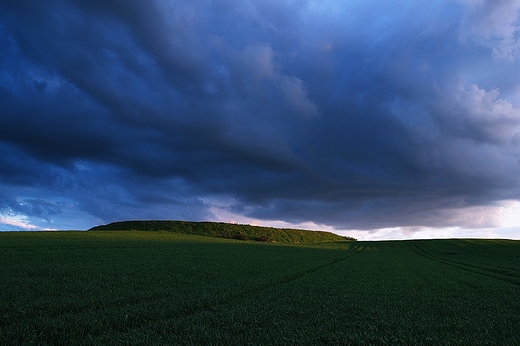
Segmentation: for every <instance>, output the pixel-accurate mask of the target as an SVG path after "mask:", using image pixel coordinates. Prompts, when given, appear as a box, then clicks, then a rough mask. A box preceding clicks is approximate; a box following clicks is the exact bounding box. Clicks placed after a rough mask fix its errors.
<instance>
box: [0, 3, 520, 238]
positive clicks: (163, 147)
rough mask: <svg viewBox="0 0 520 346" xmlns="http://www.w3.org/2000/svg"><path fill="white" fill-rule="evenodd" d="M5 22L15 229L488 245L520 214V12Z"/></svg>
mask: <svg viewBox="0 0 520 346" xmlns="http://www.w3.org/2000/svg"><path fill="white" fill-rule="evenodd" d="M0 13H1V14H0V51H2V52H3V53H2V54H1V55H0V120H1V124H2V125H1V126H0V211H1V212H0V215H2V219H0V220H4V221H1V222H2V223H3V224H4V225H10V227H11V226H13V225H15V224H17V222H18V224H20V223H22V221H20V220H23V222H24V224H27V225H30V226H27V227H26V228H31V227H33V226H37V227H39V228H87V227H91V226H94V225H95V224H97V223H105V222H110V221H114V220H122V219H137V218H146V219H152V218H160V219H190V220H211V219H218V215H219V212H216V211H220V213H226V215H236V216H237V217H242V218H245V219H251V220H253V219H254V220H260V221H263V222H274V221H283V222H286V223H288V224H303V223H309V222H310V223H314V224H317V225H322V226H324V227H328V228H333V229H337V230H352V229H355V230H367V231H371V232H373V231H374V230H377V229H388V228H395V227H408V228H409V229H413V228H414V227H416V228H417V227H419V228H421V227H423V228H424V227H427V228H429V229H437V228H449V227H458V228H461V229H462V228H464V229H483V228H493V227H499V226H500V225H501V222H502V220H501V218H500V216H499V215H500V213H499V211H500V210H502V209H501V208H503V206H504V205H505V204H504V203H506V204H507V203H510V202H511V201H518V200H520V82H519V81H518V78H517V71H519V67H520V63H519V61H520V59H519V57H518V54H519V53H518V52H519V47H520V46H519V42H520V41H519V37H520V32H519V30H520V4H519V3H518V1H512V0H503V1H483V0H482V1H468V0H466V1H459V2H454V1H434V2H430V3H428V4H425V3H420V4H419V3H417V2H414V1H400V2H398V3H388V2H386V1H369V2H362V1H359V2H357V1H353V2H346V3H341V2H337V1H293V2H279V1H253V0H250V1H235V0H228V1H226V0H222V1H214V2H189V1H153V2H141V1H125V2H119V1H88V2H85V1H72V0H71V1H60V0H53V1H45V2H38V3H36V4H35V3H34V2H26V1H10V0H8V1H3V2H2V4H1V5H0ZM9 215H11V218H9ZM14 217H17V218H18V219H16V220H18V221H16V220H15V219H14ZM20 218H22V219H20ZM5 220H11V221H9V222H8V221H5ZM13 220H14V221H13ZM518 225H519V226H520V220H519V223H518Z"/></svg>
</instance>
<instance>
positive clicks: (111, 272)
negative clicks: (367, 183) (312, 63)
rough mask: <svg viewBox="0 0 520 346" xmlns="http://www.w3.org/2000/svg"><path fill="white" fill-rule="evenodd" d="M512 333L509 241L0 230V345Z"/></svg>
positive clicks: (496, 339) (515, 288) (519, 244)
mask: <svg viewBox="0 0 520 346" xmlns="http://www.w3.org/2000/svg"><path fill="white" fill-rule="evenodd" d="M22 344H23V345H32V344H34V345H96V344H99V345H106V344H110V345H140V344H141V345H150V344H159V345H160V344H165V345H166V344H168V345H171V344H183V345H185V344H196V345H317V344H320V345H346V344H356V345H362V344H367V345H417V344H422V345H460V344H464V345H520V241H508V240H465V239H453V240H423V241H393V242H390V241H389V242H361V241H358V242H331V243H322V244H312V245H301V244H299V245H288V244H279V243H278V244H276V243H274V244H273V243H259V242H245V241H239V240H230V239H220V238H210V237H204V236H198V235H186V234H178V233H168V232H140V231H118V232H115V231H114V232H110V231H89V232H29V233H25V232H13V233H0V345H22Z"/></svg>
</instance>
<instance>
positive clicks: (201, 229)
mask: <svg viewBox="0 0 520 346" xmlns="http://www.w3.org/2000/svg"><path fill="white" fill-rule="evenodd" d="M130 230H132V231H167V232H176V233H185V234H198V235H204V236H210V237H219V238H230V239H238V240H253V241H264V242H280V243H322V242H337V241H345V240H350V241H354V240H356V239H355V238H351V237H342V236H339V235H337V234H334V233H331V232H324V231H309V230H302V229H289V228H273V227H262V226H251V225H243V224H233V223H225V222H192V221H158V220H147V221H137V220H135V221H120V222H113V223H109V224H107V225H101V226H96V227H93V228H91V229H89V231H130Z"/></svg>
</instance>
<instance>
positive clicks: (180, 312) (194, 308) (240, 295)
mask: <svg viewBox="0 0 520 346" xmlns="http://www.w3.org/2000/svg"><path fill="white" fill-rule="evenodd" d="M365 248H366V246H365V245H360V244H355V245H354V246H351V247H350V248H349V249H348V250H345V251H344V254H342V255H341V256H339V257H336V258H333V259H332V260H329V261H327V262H325V263H322V264H320V265H317V266H313V267H310V268H307V269H305V270H300V271H297V272H295V273H292V274H290V275H287V276H283V277H281V278H277V279H274V280H271V281H268V282H265V283H262V284H259V285H257V286H254V287H251V288H249V289H244V290H241V291H238V292H235V293H232V294H227V295H222V296H221V297H219V298H215V297H213V298H212V299H211V301H208V300H206V301H201V302H195V303H194V304H190V303H188V304H186V305H185V306H183V307H180V308H179V309H177V310H176V311H172V312H171V313H169V314H168V315H167V316H160V315H158V316H157V317H155V318H148V319H146V321H142V320H135V321H132V318H131V316H127V318H128V321H126V324H125V327H124V328H123V329H125V330H127V328H128V327H129V326H130V328H141V327H142V323H144V322H146V323H150V322H153V321H155V320H160V319H164V318H165V317H166V318H167V319H170V320H175V319H179V318H186V317H190V316H193V315H195V314H198V313H201V312H204V311H211V310H214V309H216V308H217V307H218V306H223V305H226V304H230V303H233V302H235V301H237V300H241V299H247V298H248V297H250V296H252V295H255V294H258V293H261V292H264V291H267V290H269V289H272V288H275V287H277V286H280V285H284V284H286V283H289V282H292V281H294V280H297V279H300V278H302V277H305V276H307V275H311V274H313V273H315V272H318V271H320V270H322V269H324V268H327V267H330V266H333V265H335V264H337V263H339V262H342V261H345V260H347V259H348V258H350V257H352V256H354V255H357V254H360V253H361V252H363V251H364V250H365ZM162 297H163V295H162V294H153V295H150V296H147V297H140V298H134V299H131V300H128V299H125V300H120V301H115V302H113V303H111V304H109V305H99V306H95V307H93V306H87V305H84V306H78V307H75V308H72V309H68V310H67V311H66V312H67V313H69V314H82V313H95V312H100V311H108V310H111V309H115V310H117V309H118V308H123V307H131V306H137V305H139V304H147V303H150V302H154V301H158V300H160V299H161V298H162ZM192 303H193V302H192ZM62 313H63V311H60V313H55V314H49V315H48V316H49V317H58V316H59V315H61V314H62ZM20 319H24V318H23V316H20V318H18V319H15V320H20ZM13 323H16V322H15V321H13ZM112 327H113V328H114V329H120V328H121V327H117V326H112Z"/></svg>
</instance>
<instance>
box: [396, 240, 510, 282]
mask: <svg viewBox="0 0 520 346" xmlns="http://www.w3.org/2000/svg"><path fill="white" fill-rule="evenodd" d="M405 244H406V245H408V247H409V248H410V249H411V250H412V251H413V252H415V253H416V254H417V255H419V256H421V257H423V258H426V259H429V260H431V261H435V262H437V263H440V264H444V265H447V266H450V267H454V268H458V269H462V270H465V271H467V272H471V273H474V274H478V275H483V276H487V277H491V278H493V279H497V280H501V281H505V282H508V283H511V284H513V285H516V286H520V277H518V276H517V275H514V274H510V273H508V272H504V271H502V270H492V269H486V268H483V267H481V266H477V265H472V264H469V263H465V262H460V261H455V260H450V259H447V258H445V257H440V256H436V255H433V254H431V253H429V252H428V251H426V250H424V249H423V248H422V247H421V246H419V245H418V244H417V242H415V241H406V242H405Z"/></svg>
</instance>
